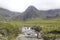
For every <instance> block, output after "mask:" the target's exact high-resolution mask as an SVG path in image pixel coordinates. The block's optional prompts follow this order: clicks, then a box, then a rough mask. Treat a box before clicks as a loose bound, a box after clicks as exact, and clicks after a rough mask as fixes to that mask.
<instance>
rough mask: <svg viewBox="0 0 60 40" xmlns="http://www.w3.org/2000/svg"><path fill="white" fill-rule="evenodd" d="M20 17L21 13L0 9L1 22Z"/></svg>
mask: <svg viewBox="0 0 60 40" xmlns="http://www.w3.org/2000/svg"><path fill="white" fill-rule="evenodd" d="M18 15H20V13H19V12H12V11H9V10H7V9H4V8H0V21H2V20H12V19H14V18H15V17H16V16H18Z"/></svg>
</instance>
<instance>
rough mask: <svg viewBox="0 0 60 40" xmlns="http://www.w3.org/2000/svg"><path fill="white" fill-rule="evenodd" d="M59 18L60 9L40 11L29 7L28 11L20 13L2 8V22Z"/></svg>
mask: <svg viewBox="0 0 60 40" xmlns="http://www.w3.org/2000/svg"><path fill="white" fill-rule="evenodd" d="M57 17H60V9H51V10H38V9H37V8H35V7H34V6H29V7H28V8H27V9H26V11H24V12H23V13H20V12H12V11H9V10H7V9H4V8H0V21H1V20H14V19H20V20H27V19H32V18H39V19H48V18H57Z"/></svg>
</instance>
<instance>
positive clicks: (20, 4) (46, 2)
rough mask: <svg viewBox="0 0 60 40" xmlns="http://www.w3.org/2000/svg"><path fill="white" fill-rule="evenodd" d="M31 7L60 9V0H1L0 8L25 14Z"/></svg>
mask: <svg viewBox="0 0 60 40" xmlns="http://www.w3.org/2000/svg"><path fill="white" fill-rule="evenodd" d="M30 5H33V6H35V7H36V8H37V9H39V10H48V9H55V8H56V9H57V8H60V0H0V7H3V8H6V9H9V10H12V11H18V12H23V11H25V10H26V8H27V7H28V6H30Z"/></svg>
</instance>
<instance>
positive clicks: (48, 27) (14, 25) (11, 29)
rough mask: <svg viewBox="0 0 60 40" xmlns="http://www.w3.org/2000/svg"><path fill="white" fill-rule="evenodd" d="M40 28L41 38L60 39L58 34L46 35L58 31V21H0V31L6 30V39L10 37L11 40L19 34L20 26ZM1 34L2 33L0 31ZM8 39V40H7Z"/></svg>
mask: <svg viewBox="0 0 60 40" xmlns="http://www.w3.org/2000/svg"><path fill="white" fill-rule="evenodd" d="M34 25H36V26H41V27H42V30H41V32H42V34H43V37H60V34H47V32H50V31H53V30H58V31H60V19H59V18H57V19H51V20H49V19H48V20H42V19H39V20H37V19H35V20H34V19H32V20H27V21H10V22H7V21H2V22H0V30H1V29H6V30H8V31H7V32H8V34H9V35H8V37H9V38H10V36H11V37H12V40H13V39H14V37H16V36H17V34H19V33H20V32H19V28H21V27H22V26H34ZM0 33H2V31H0ZM7 39H8V38H7Z"/></svg>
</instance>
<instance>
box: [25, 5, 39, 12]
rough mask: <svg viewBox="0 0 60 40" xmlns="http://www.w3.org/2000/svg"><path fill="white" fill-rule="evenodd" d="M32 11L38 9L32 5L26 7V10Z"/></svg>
mask: <svg viewBox="0 0 60 40" xmlns="http://www.w3.org/2000/svg"><path fill="white" fill-rule="evenodd" d="M32 11H38V9H37V8H35V7H34V6H29V7H28V8H27V9H26V12H32Z"/></svg>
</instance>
